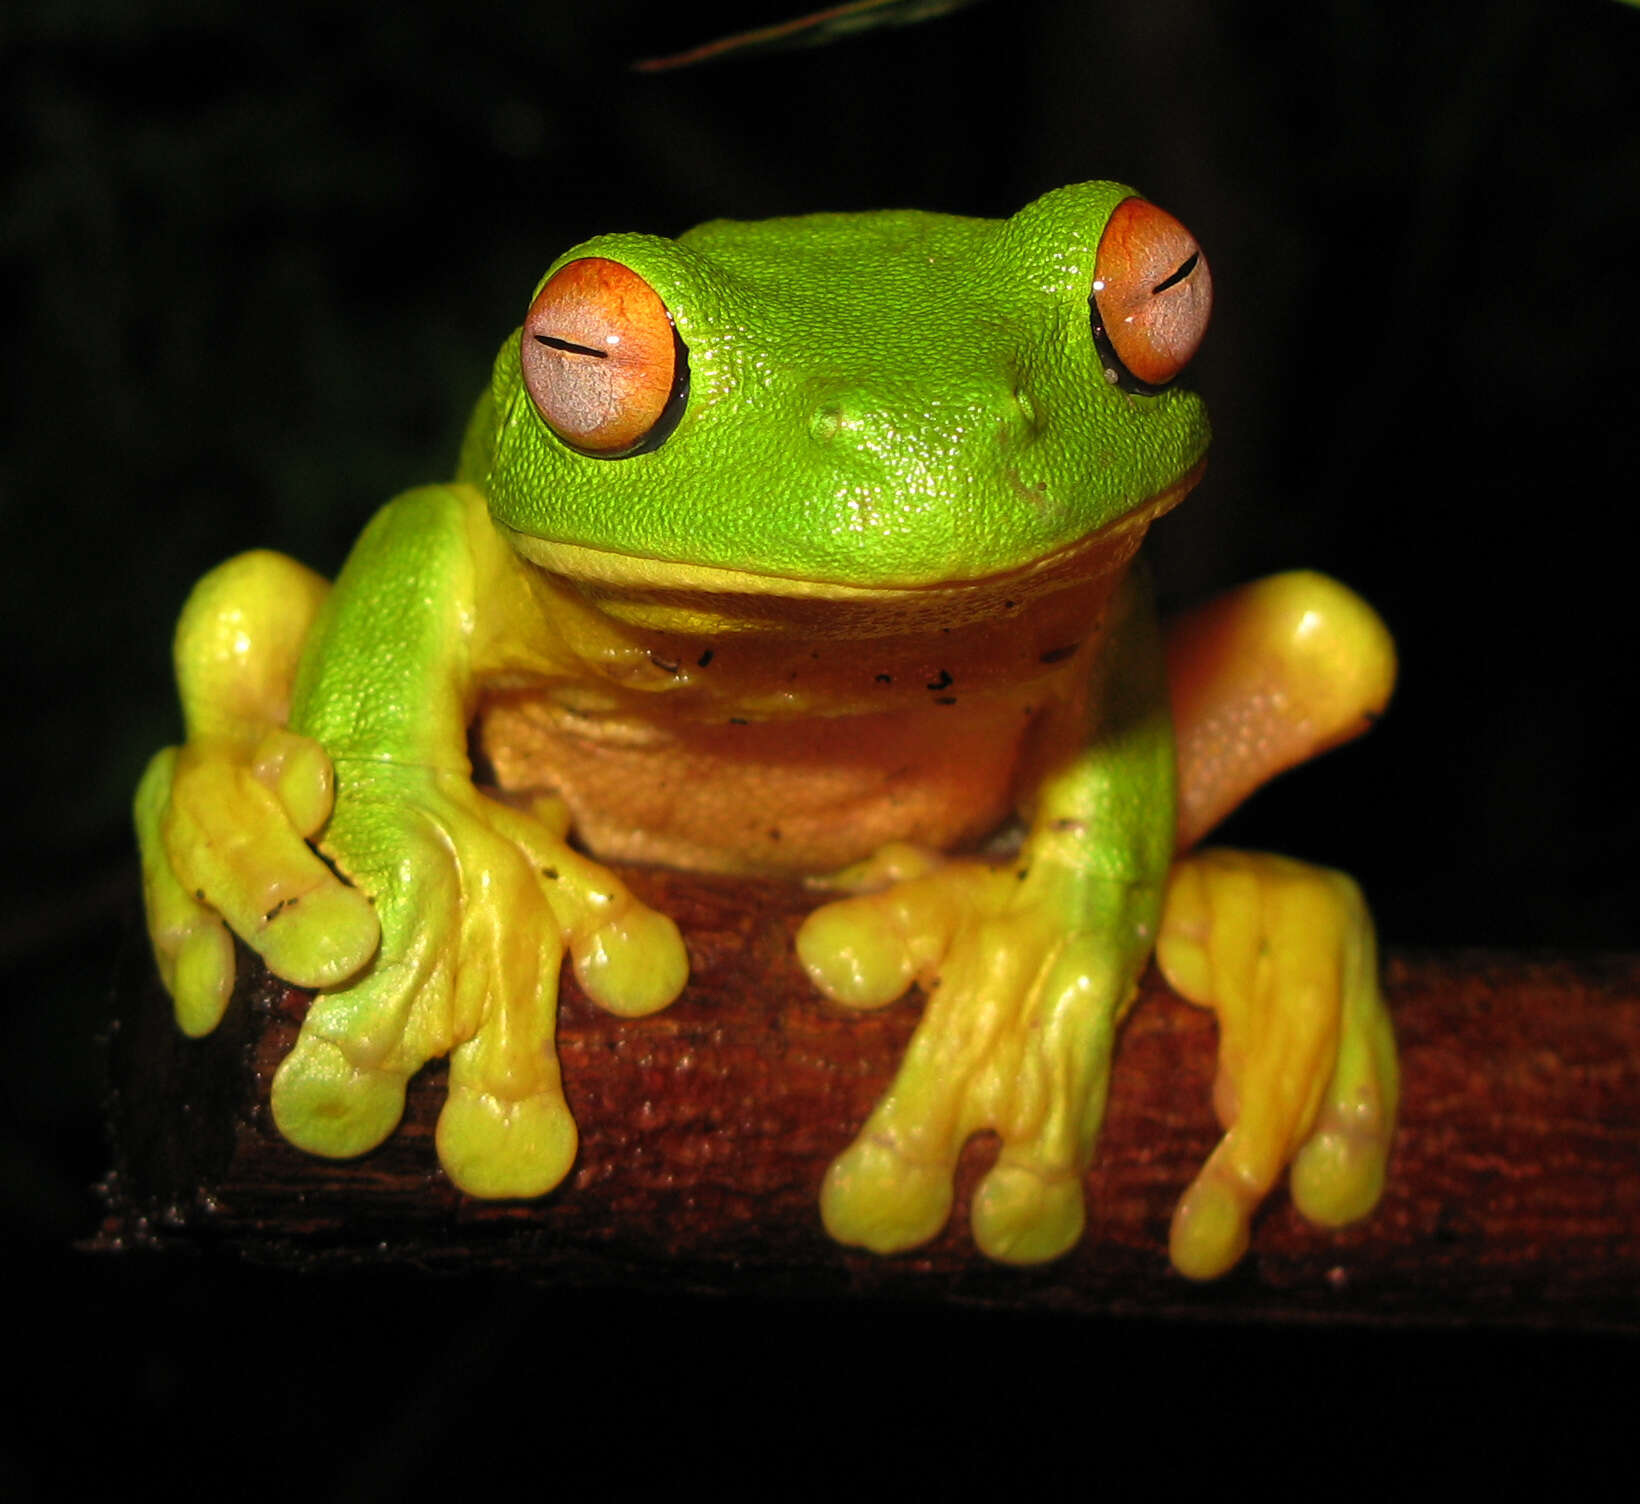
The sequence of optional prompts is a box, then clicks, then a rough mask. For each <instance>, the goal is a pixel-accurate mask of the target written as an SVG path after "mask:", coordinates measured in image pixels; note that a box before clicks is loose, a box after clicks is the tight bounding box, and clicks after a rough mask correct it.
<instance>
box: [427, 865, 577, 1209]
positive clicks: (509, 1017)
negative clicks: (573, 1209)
mask: <svg viewBox="0 0 1640 1504" xmlns="http://www.w3.org/2000/svg"><path fill="white" fill-rule="evenodd" d="M515 899H516V901H515V902H512V903H509V904H508V905H507V906H506V908H505V910H504V911H503V910H501V909H499V908H498V907H497V906H495V905H490V904H485V905H483V906H482V907H480V908H479V909H478V910H477V911H476V912H471V913H470V914H469V918H468V922H467V924H466V926H465V931H466V932H465V934H464V935H463V939H462V949H463V955H464V957H465V958H466V960H465V963H464V965H463V968H462V977H461V980H460V982H459V983H458V987H457V999H456V1010H455V1011H456V1015H457V1017H458V1019H461V1018H471V1017H474V1016H477V1017H479V1018H480V1020H481V1021H480V1022H479V1024H478V1026H477V1028H476V1029H475V1030H474V1032H473V1034H472V1036H471V1037H470V1038H469V1039H467V1040H466V1041H465V1042H464V1043H462V1044H459V1045H457V1046H456V1048H455V1049H453V1050H452V1051H451V1052H450V1094H449V1097H448V1099H447V1100H446V1102H445V1104H444V1110H443V1111H442V1112H441V1113H440V1114H439V1120H438V1155H439V1162H440V1163H441V1164H442V1165H443V1166H444V1171H445V1173H446V1174H447V1175H448V1176H449V1177H450V1179H451V1180H452V1181H453V1182H454V1183H455V1184H456V1185H457V1186H459V1187H460V1188H461V1189H462V1190H463V1191H465V1192H466V1193H467V1194H468V1195H469V1196H483V1197H487V1198H492V1199H494V1198H501V1197H511V1196H523V1197H533V1196H540V1195H544V1194H545V1193H546V1192H547V1191H550V1190H551V1189H552V1188H553V1187H554V1186H555V1185H557V1184H558V1183H559V1181H561V1180H562V1179H563V1178H564V1176H565V1175H567V1174H568V1173H569V1168H570V1165H571V1164H572V1163H573V1162H574V1159H575V1148H576V1132H575V1120H574V1119H573V1118H572V1117H571V1116H570V1111H569V1107H568V1104H567V1103H566V1102H565V1101H564V1092H563V1085H562V1081H561V1078H560V1074H559V1067H558V1054H557V1051H556V1049H555V1048H554V1045H553V1029H554V1024H555V1022H556V1017H557V1003H558V968H559V965H560V964H561V962H562V960H563V943H562V940H561V938H560V935H559V929H558V925H557V922H556V921H555V920H554V918H553V916H552V913H551V911H550V907H549V905H548V903H547V902H546V899H545V895H544V894H540V893H536V894H533V895H526V894H524V893H522V892H519V893H517V894H516V895H515ZM479 993H484V994H486V995H484V996H479V995H478V994H479Z"/></svg>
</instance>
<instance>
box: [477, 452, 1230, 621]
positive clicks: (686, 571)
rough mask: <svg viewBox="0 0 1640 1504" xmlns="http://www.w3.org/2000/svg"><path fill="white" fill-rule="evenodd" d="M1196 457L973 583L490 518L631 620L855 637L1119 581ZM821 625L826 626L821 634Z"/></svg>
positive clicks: (1177, 496)
mask: <svg viewBox="0 0 1640 1504" xmlns="http://www.w3.org/2000/svg"><path fill="white" fill-rule="evenodd" d="M1205 468H1206V461H1205V460H1203V461H1198V462H1197V463H1196V464H1195V465H1194V466H1192V467H1191V469H1190V470H1189V471H1188V472H1187V473H1186V474H1185V475H1184V476H1183V477H1182V478H1181V479H1179V480H1178V481H1177V482H1175V483H1174V484H1173V485H1171V486H1169V487H1167V488H1166V489H1165V490H1163V491H1160V492H1158V493H1157V494H1156V495H1155V496H1152V497H1151V498H1149V499H1148V500H1147V501H1144V502H1141V503H1140V504H1139V506H1137V507H1135V508H1134V509H1133V510H1131V511H1129V512H1127V513H1126V514H1125V515H1123V516H1122V517H1119V518H1117V519H1116V520H1115V521H1114V522H1111V523H1107V524H1106V525H1105V526H1104V527H1102V528H1099V529H1098V530H1097V531H1095V532H1092V533H1089V534H1087V535H1086V536H1084V537H1081V538H1077V539H1075V540H1074V541H1072V542H1070V543H1067V544H1065V545H1063V546H1061V547H1059V548H1056V549H1053V550H1051V551H1050V552H1049V553H1047V554H1044V555H1043V556H1042V557H1041V558H1038V559H1033V560H1031V561H1029V562H1028V563H1026V564H1023V565H1019V566H1016V567H1014V568H1012V569H1006V570H1002V571H999V572H998V573H995V574H988V575H981V576H978V577H976V578H973V579H954V580H941V581H931V582H926V583H911V584H890V585H851V584H844V583H842V582H841V581H836V580H814V579H802V578H794V577H792V576H789V575H776V574H759V573H756V572H754V571H752V570H745V569H728V568H724V567H722V566H720V565H715V564H690V563H684V562H681V561H678V560H670V559H651V558H640V557H637V556H635V555H632V554H622V553H616V552H614V551H613V550H610V549H603V548H590V547H588V546H587V545H585V544H580V543H559V542H556V541H554V540H552V539H550V538H537V537H534V536H532V535H531V534H529V533H523V532H519V531H517V530H516V529H513V528H510V527H508V526H507V525H506V524H505V523H500V522H498V523H497V524H496V526H497V527H499V528H500V529H501V532H502V534H503V536H504V537H505V538H506V539H507V542H508V543H509V545H510V546H511V547H512V549H513V551H514V552H515V553H516V554H517V555H518V556H519V557H520V558H522V559H525V560H527V561H528V562H529V563H531V564H533V565H535V566H536V567H537V568H538V569H540V570H542V571H543V572H544V573H546V574H548V575H551V576H553V577H554V578H555V579H557V580H558V581H560V582H561V583H564V584H568V585H570V586H572V587H573V588H574V589H576V590H577V591H579V592H580V593H581V594H582V595H584V596H586V597H588V598H590V599H591V600H593V601H594V602H596V604H597V605H598V606H599V608H600V609H601V610H603V611H604V612H605V613H606V614H608V615H611V616H615V617H617V618H620V619H621V620H625V621H630V622H632V623H634V624H635V625H643V626H649V627H661V628H663V629H668V628H671V629H675V628H676V627H677V626H679V625H680V624H681V620H680V619H681V618H689V619H690V620H691V622H692V624H693V625H694V626H695V627H696V628H697V629H698V627H699V626H701V625H704V624H705V622H706V620H708V619H710V620H711V621H713V622H715V623H716V624H717V625H718V627H719V629H720V630H721V629H725V628H728V629H732V628H733V627H735V626H740V627H743V628H755V627H756V626H757V625H759V624H760V623H761V622H763V621H765V620H768V621H778V622H780V623H781V624H782V625H783V626H784V625H789V623H790V621H791V619H792V617H793V615H794V614H798V615H802V616H803V617H804V618H805V619H806V620H807V622H808V627H809V629H810V630H818V631H821V632H823V633H825V634H826V635H841V636H847V635H855V634H856V633H857V632H858V631H859V630H860V627H861V625H862V624H864V623H869V628H868V630H869V631H870V632H871V633H872V634H875V633H877V632H880V631H882V630H885V629H888V630H894V629H895V628H896V624H897V623H903V624H904V625H906V626H908V627H910V626H915V627H919V628H922V627H927V626H929V625H931V624H938V625H951V626H956V625H962V624H964V623H967V622H971V621H976V620H983V619H985V618H987V617H992V616H995V615H996V614H997V613H999V612H1005V611H1011V610H1014V609H1016V608H1018V607H1021V606H1025V605H1028V604H1030V603H1031V602H1032V601H1034V600H1037V599H1039V598H1041V597H1042V596H1045V595H1050V594H1057V593H1058V592H1059V591H1061V590H1063V589H1065V588H1067V587H1068V586H1071V585H1076V584H1085V583H1087V582H1090V581H1092V580H1096V579H1100V578H1104V577H1111V578H1116V577H1119V576H1120V574H1121V572H1122V570H1123V569H1125V567H1126V566H1127V564H1128V563H1129V561H1130V560H1131V559H1132V558H1133V556H1134V554H1136V553H1137V552H1138V550H1139V545H1140V544H1141V543H1142V542H1143V541H1144V536H1145V532H1146V530H1147V529H1148V528H1149V526H1150V524H1151V523H1152V522H1154V521H1155V520H1156V518H1158V517H1160V516H1161V515H1162V513H1164V512H1167V511H1170V510H1171V509H1172V508H1173V507H1175V506H1177V505H1178V504H1179V502H1181V501H1183V500H1184V498H1185V496H1186V495H1188V494H1189V492H1190V490H1191V488H1192V487H1193V486H1195V484H1196V482H1197V481H1198V480H1200V479H1201V476H1202V471H1203V470H1204V469H1205ZM828 628H829V631H828Z"/></svg>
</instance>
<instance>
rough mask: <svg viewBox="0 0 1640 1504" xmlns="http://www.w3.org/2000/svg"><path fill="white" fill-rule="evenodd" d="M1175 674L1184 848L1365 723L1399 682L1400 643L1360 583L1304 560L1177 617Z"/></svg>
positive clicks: (1171, 648)
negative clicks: (1355, 585)
mask: <svg viewBox="0 0 1640 1504" xmlns="http://www.w3.org/2000/svg"><path fill="white" fill-rule="evenodd" d="M1167 679H1168V695H1169V699H1170V700H1171V702H1172V709H1173V723H1174V736H1175V740H1176V744H1177V752H1178V768H1179V838H1178V845H1179V849H1180V850H1181V851H1183V850H1187V849H1188V848H1189V847H1191V846H1193V845H1194V844H1195V843H1196V842H1197V841H1198V840H1200V839H1201V837H1202V836H1204V835H1205V834H1206V833H1207V832H1208V831H1209V830H1211V829H1212V828H1213V827H1214V826H1215V825H1216V824H1218V822H1219V821H1220V820H1221V819H1223V818H1224V816H1225V815H1227V814H1229V812H1230V811H1231V810H1232V809H1234V808H1235V807H1236V805H1238V804H1240V803H1241V801H1242V800H1243V799H1245V798H1246V797H1247V796H1248V795H1249V794H1251V793H1252V792H1253V790H1254V789H1256V788H1258V787H1259V785H1260V784H1263V783H1265V782H1267V781H1268V780H1269V779H1271V778H1273V777H1274V776H1275V775H1276V774H1277V773H1280V772H1281V771H1283V770H1284V769H1286V768H1290V767H1292V766H1293V765H1294V764H1295V763H1299V762H1303V761H1304V760H1305V759H1306V758H1309V757H1313V756H1315V755H1316V754H1317V753H1318V752H1323V751H1325V750H1326V749H1327V748H1329V747H1334V746H1337V745H1338V744H1339V743H1340V742H1345V741H1348V740H1349V739H1350V738H1351V737H1354V736H1359V735H1360V734H1361V732H1363V731H1365V730H1366V729H1367V728H1368V727H1369V726H1370V725H1371V724H1372V721H1373V718H1374V717H1375V716H1377V715H1378V714H1379V712H1381V711H1382V710H1383V708H1384V705H1385V704H1386V702H1387V701H1388V699H1389V695H1390V691H1391V689H1393V688H1394V684H1395V644H1394V642H1393V641H1392V640H1391V638H1390V635H1389V631H1388V629H1387V628H1386V627H1385V626H1384V624H1383V622H1382V621H1381V620H1380V619H1379V617H1378V615H1377V613H1375V612H1374V611H1373V609H1372V607H1371V606H1369V605H1367V603H1366V602H1365V601H1363V600H1362V599H1361V598H1360V597H1359V596H1357V595H1356V594H1355V593H1354V592H1353V591H1350V590H1348V589H1346V588H1345V587H1344V586H1343V585H1340V584H1339V583H1338V582H1337V581H1336V580H1331V579H1328V578H1327V577H1326V576H1325V575H1321V574H1315V573H1313V572H1310V571H1308V570H1298V571H1294V572H1292V573H1290V574H1279V575H1272V576H1270V577H1269V578H1268V579H1264V580H1258V581H1255V582H1254V583H1253V584H1250V585H1244V586H1242V587H1241V588H1240V589H1238V590H1233V591H1231V592H1229V593H1228V594H1226V595H1223V596H1220V597H1219V598H1218V599H1216V600H1213V601H1210V602H1208V603H1207V604H1206V605H1205V606H1202V607H1199V608H1198V609H1197V610H1195V611H1192V612H1190V613H1188V614H1187V615H1185V616H1183V617H1180V618H1178V619H1177V620H1174V621H1171V622H1169V623H1168V628H1167Z"/></svg>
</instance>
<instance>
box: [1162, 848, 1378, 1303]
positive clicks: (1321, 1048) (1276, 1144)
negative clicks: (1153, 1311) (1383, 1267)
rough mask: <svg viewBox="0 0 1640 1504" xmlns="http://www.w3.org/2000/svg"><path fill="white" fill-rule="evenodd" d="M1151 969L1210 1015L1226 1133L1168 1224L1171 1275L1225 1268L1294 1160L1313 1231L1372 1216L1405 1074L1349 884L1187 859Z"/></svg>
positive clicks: (1295, 1181) (1231, 861)
mask: <svg viewBox="0 0 1640 1504" xmlns="http://www.w3.org/2000/svg"><path fill="white" fill-rule="evenodd" d="M1156 958H1157V961H1158V963H1159V964H1160V966H1161V968H1162V971H1163V973H1164V974H1165V975H1166V977H1167V979H1168V981H1169V982H1170V983H1171V984H1172V986H1173V987H1174V988H1175V990H1177V991H1178V992H1179V993H1181V994H1182V995H1183V996H1185V997H1186V998H1189V999H1190V1000H1191V1001H1192V1002H1195V1003H1198V1004H1200V1005H1201V1006H1203V1007H1207V1008H1211V1009H1213V1011H1214V1012H1215V1013H1216V1014H1217V1015H1218V1020H1219V1069H1218V1078H1217V1080H1216V1081H1215V1083H1214V1088H1213V1101H1214V1107H1215V1109H1216V1111H1217V1113H1218V1117H1219V1121H1220V1122H1221V1123H1222V1124H1223V1125H1224V1127H1225V1129H1226V1132H1225V1136H1224V1138H1223V1139H1222V1140H1221V1141H1220V1143H1219V1146H1218V1148H1217V1149H1215V1150H1214V1152H1213V1154H1212V1156H1211V1158H1209V1160H1208V1161H1207V1163H1206V1165H1205V1166H1203V1168H1202V1170H1201V1173H1200V1174H1199V1175H1198V1176H1197V1177H1196V1179H1195V1181H1194V1182H1193V1183H1192V1184H1191V1186H1190V1188H1189V1190H1187V1191H1186V1192H1185V1194H1184V1197H1183V1198H1182V1199H1181V1201H1180V1202H1179V1206H1178V1209H1177V1211H1176V1212H1175V1213H1174V1218H1173V1232H1172V1239H1171V1252H1172V1256H1173V1262H1174V1264H1175V1265H1176V1266H1177V1267H1178V1268H1179V1269H1180V1270H1181V1272H1183V1273H1185V1274H1187V1275H1191V1276H1192V1277H1195V1278H1198V1279H1205V1278H1211V1277H1213V1276H1215V1275H1217V1274H1221V1273H1223V1272H1224V1271H1225V1270H1226V1269H1228V1268H1229V1267H1230V1266H1231V1265H1232V1264H1234V1263H1235V1261H1236V1260H1237V1259H1238V1258H1239V1257H1240V1256H1241V1254H1242V1252H1243V1250H1244V1249H1245V1248H1246V1246H1247V1235H1248V1222H1249V1220H1250V1218H1251V1216H1252V1214H1253V1212H1254V1210H1255V1209H1256V1208H1257V1206H1258V1204H1259V1202H1260V1201H1261V1200H1262V1199H1263V1198H1264V1196H1265V1194H1266V1193H1267V1192H1268V1191H1269V1189H1270V1187H1271V1186H1272V1185H1273V1184H1274V1183H1275V1180H1276V1177H1277V1176H1278V1175H1279V1174H1280V1173H1281V1170H1282V1168H1283V1166H1284V1165H1286V1164H1287V1163H1288V1162H1291V1163H1292V1166H1293V1173H1292V1193H1293V1200H1294V1202H1295V1203H1296V1205H1297V1206H1298V1209H1299V1210H1300V1211H1301V1212H1302V1213H1303V1214H1304V1215H1305V1216H1306V1217H1308V1218H1309V1219H1310V1221H1312V1222H1316V1223H1320V1224H1321V1225H1323V1226H1327V1227H1336V1226H1340V1225H1342V1224H1344V1223H1347V1222H1353V1221H1355V1220H1356V1219H1357V1218H1359V1217H1363V1216H1365V1215H1366V1214H1367V1213H1368V1212H1369V1211H1371V1210H1372V1208H1373V1206H1374V1205H1375V1204H1376V1203H1377V1201H1378V1197H1379V1194H1380V1192H1381V1191H1382V1189H1383V1184H1384V1164H1385V1160H1386V1159H1387V1157H1388V1154H1389V1146H1390V1138H1391V1135H1392V1133H1393V1131H1394V1126H1395V1107H1396V1098H1397V1094H1398V1075H1397V1070H1396V1061H1395V1038H1394V1034H1393V1032H1392V1030H1391V1027H1390V1021H1389V1015H1388V1013H1387V1012H1386V1011H1385V1008H1384V1003H1383V999H1382V997H1381V995H1380V993H1379V989H1378V958H1377V945H1376V942H1375V940H1374V936H1373V927H1372V916H1371V915H1370V914H1369V913H1368V912H1367V908H1366V904H1365V903H1364V901H1363V900H1362V898H1361V893H1360V890H1359V889H1358V888H1357V887H1356V885H1355V884H1354V883H1353V882H1352V881H1351V880H1350V879H1349V878H1347V877H1345V876H1344V875H1343V874H1342V873H1339V872H1331V871H1328V870H1326V869H1324V868H1320V867H1311V866H1308V865H1306V864H1304V863H1301V862H1295V861H1290V860H1288V859H1287V858H1285V857H1278V856H1268V855H1264V854H1260V853H1250V852H1238V851H1223V850H1219V851H1205V852H1199V853H1196V854H1193V855H1191V856H1188V857H1184V858H1182V859H1181V860H1180V861H1179V862H1178V863H1177V864H1176V865H1175V867H1174V869H1173V872H1172V875H1171V876H1170V878H1169V880H1168V890H1167V899H1166V904H1165V907H1164V909H1163V915H1162V929H1161V936H1160V939H1159V941H1158V943H1157V948H1156Z"/></svg>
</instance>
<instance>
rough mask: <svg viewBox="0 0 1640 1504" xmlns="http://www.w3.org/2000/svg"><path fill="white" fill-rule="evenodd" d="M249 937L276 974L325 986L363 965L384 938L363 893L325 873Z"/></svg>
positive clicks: (320, 988)
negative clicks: (319, 879)
mask: <svg viewBox="0 0 1640 1504" xmlns="http://www.w3.org/2000/svg"><path fill="white" fill-rule="evenodd" d="M248 938H249V940H250V943H251V944H252V945H253V946H254V947H255V948H256V950H257V952H258V953H259V954H260V955H261V957H262V959H263V961H265V962H266V963H267V967H268V970H269V971H271V972H272V973H273V974H274V975H275V976H276V977H283V978H284V979H285V980H286V981H287V982H293V983H295V985H296V986H298V987H308V988H312V989H313V990H315V991H323V990H324V989H327V988H330V987H335V986H337V985H338V984H339V983H341V982H345V981H346V980H347V979H348V978H349V977H351V976H353V975H354V974H356V973H357V972H358V971H360V970H361V969H363V967H364V966H365V964H366V963H367V962H368V961H369V960H370V958H371V957H372V956H373V955H375V953H376V949H377V946H378V945H379V944H380V942H381V925H380V924H379V922H378V921H377V919H376V911H375V909H373V908H372V907H371V905H370V900H369V899H368V898H366V897H365V896H364V894H363V893H361V892H359V890H358V889H357V888H350V887H348V886H347V885H346V884H344V883H341V882H338V881H337V880H336V879H335V878H334V877H332V876H330V874H329V873H325V874H324V876H323V878H322V880H321V881H319V882H317V883H316V884H315V885H314V886H313V887H311V888H310V889H309V890H308V891H307V892H305V893H303V894H302V895H301V896H299V897H298V896H292V897H290V898H287V899H285V900H284V901H283V902H282V903H281V904H280V906H279V907H278V908H277V909H275V910H274V911H273V912H272V913H270V914H269V915H268V916H267V917H266V920H265V922H264V923H263V925H262V926H261V927H260V928H259V929H257V930H256V931H255V932H254V933H253V934H252V935H251V936H249V937H248Z"/></svg>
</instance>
